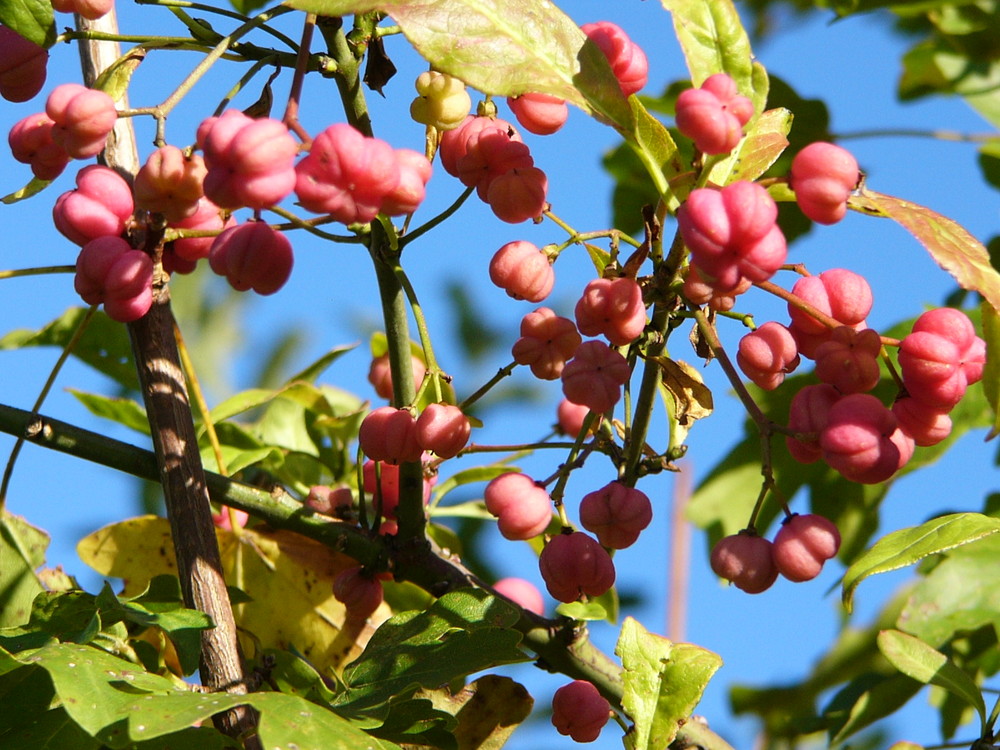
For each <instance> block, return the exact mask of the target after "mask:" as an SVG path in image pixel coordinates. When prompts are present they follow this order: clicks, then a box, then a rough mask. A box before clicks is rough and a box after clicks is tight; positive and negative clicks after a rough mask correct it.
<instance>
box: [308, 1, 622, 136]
mask: <svg viewBox="0 0 1000 750" xmlns="http://www.w3.org/2000/svg"><path fill="white" fill-rule="evenodd" d="M289 5H291V6H292V7H293V8H297V9H299V10H305V11H310V12H315V13H318V14H319V15H323V16H340V15H345V14H348V13H363V12H366V11H370V10H376V9H377V10H381V11H384V12H386V13H388V14H389V15H391V16H392V17H393V20H395V21H396V23H397V24H399V27H400V29H401V30H402V32H403V34H404V35H405V36H406V38H407V39H408V40H409V41H410V43H411V44H412V45H413V46H414V47H415V48H416V50H417V52H419V53H420V55H421V56H423V57H424V59H426V60H427V61H429V62H430V63H431V64H432V65H433V66H434V68H435V69H436V70H440V71H441V72H442V73H448V74H450V75H453V76H456V77H457V78H460V79H461V80H463V81H464V82H465V83H466V84H468V85H469V86H472V87H473V88H475V89H478V90H480V91H482V92H483V93H486V94H492V95H494V96H517V95H518V94H523V93H525V92H537V93H542V94H551V95H552V96H557V97H559V98H560V99H565V100H566V101H568V102H570V103H572V104H575V105H576V106H578V107H580V108H581V109H583V110H584V111H585V112H588V113H596V114H599V115H601V116H603V117H604V118H605V119H608V120H610V121H611V122H614V123H617V124H619V125H625V124H627V123H628V120H629V115H628V109H627V107H626V105H625V99H624V97H623V96H622V94H621V89H620V88H619V86H618V83H617V80H616V79H615V77H614V74H613V73H612V72H611V68H610V65H609V64H608V61H607V58H606V57H604V55H603V54H602V53H601V52H600V50H599V49H598V48H597V45H595V44H593V43H592V42H590V41H589V40H587V38H586V36H585V35H584V33H583V31H581V30H580V27H579V26H578V25H577V24H576V22H575V21H573V19H571V18H570V17H569V16H567V15H566V14H565V13H563V12H562V11H561V10H559V8H557V7H556V6H555V5H554V4H553V3H548V2H546V3H539V2H537V1H536V0H291V1H290V3H289ZM458 38H461V39H462V44H455V43H454V40H455V39H458Z"/></svg>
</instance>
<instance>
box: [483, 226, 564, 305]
mask: <svg viewBox="0 0 1000 750" xmlns="http://www.w3.org/2000/svg"><path fill="white" fill-rule="evenodd" d="M490 281H492V282H493V283H494V284H496V285H497V286H498V287H500V288H501V289H503V290H504V291H505V292H507V294H508V295H510V296H511V297H513V298H514V299H525V300H528V302H541V301H542V300H543V299H545V298H546V297H548V296H549V292H551V291H552V287H553V286H554V285H555V282H556V275H555V272H554V271H553V270H552V264H551V263H550V262H549V256H547V255H546V254H545V253H544V252H542V251H541V250H539V249H538V247H537V246H536V245H533V244H532V243H530V242H527V241H525V240H516V241H514V242H508V243H507V244H506V245H504V246H503V247H501V248H500V249H499V250H497V251H496V254H494V256H493V259H492V260H491V261H490Z"/></svg>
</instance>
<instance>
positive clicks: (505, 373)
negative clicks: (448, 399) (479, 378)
mask: <svg viewBox="0 0 1000 750" xmlns="http://www.w3.org/2000/svg"><path fill="white" fill-rule="evenodd" d="M515 367H517V362H511V363H510V364H509V365H507V366H506V367H501V368H500V369H499V370H498V371H497V374H496V375H494V376H493V377H492V378H490V379H489V380H488V381H486V383H485V384H484V385H483V386H481V387H480V388H479V390H477V391H476V392H475V393H473V394H472V395H471V396H468V397H467V398H466V399H465V400H464V401H462V403H460V404H459V405H458V408H459V409H461V410H462V411H467V410H468V408H469V407H470V406H472V405H473V404H474V403H476V402H477V401H478V400H479V399H481V398H482V397H483V396H485V395H486V394H487V393H489V391H490V389H491V388H492V387H493V386H495V385H496V384H497V383H499V382H500V381H501V380H503V379H504V378H506V377H509V376H510V374H511V373H512V372H514V368H515Z"/></svg>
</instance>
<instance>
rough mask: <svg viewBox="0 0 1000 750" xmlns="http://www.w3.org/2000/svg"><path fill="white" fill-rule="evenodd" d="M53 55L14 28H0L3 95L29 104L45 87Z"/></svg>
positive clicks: (1, 91)
mask: <svg viewBox="0 0 1000 750" xmlns="http://www.w3.org/2000/svg"><path fill="white" fill-rule="evenodd" d="M48 62H49V53H48V50H46V49H45V48H44V47H41V46H39V45H37V44H35V43H34V42H31V41H28V40H27V39H25V38H24V37H23V36H21V35H20V34H18V33H17V32H16V31H14V30H13V29H8V28H7V27H6V26H0V96H2V97H3V98H4V99H6V100H7V101H9V102H26V101H28V100H29V99H31V98H33V97H34V96H35V94H37V93H38V92H39V91H41V90H42V86H44V85H45V72H46V71H45V69H46V65H48Z"/></svg>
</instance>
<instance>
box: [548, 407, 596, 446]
mask: <svg viewBox="0 0 1000 750" xmlns="http://www.w3.org/2000/svg"><path fill="white" fill-rule="evenodd" d="M588 414H590V409H589V408H588V407H586V406H583V405H581V404H574V403H573V402H572V401H570V400H569V399H568V398H564V399H563V400H562V401H560V402H559V406H558V407H556V419H557V420H558V423H559V431H560V432H562V434H563V435H569V436H570V437H572V438H575V437H576V436H577V435H579V434H580V430H582V429H583V421H584V420H585V419H586V418H587V415H588ZM591 432H593V428H591Z"/></svg>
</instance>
